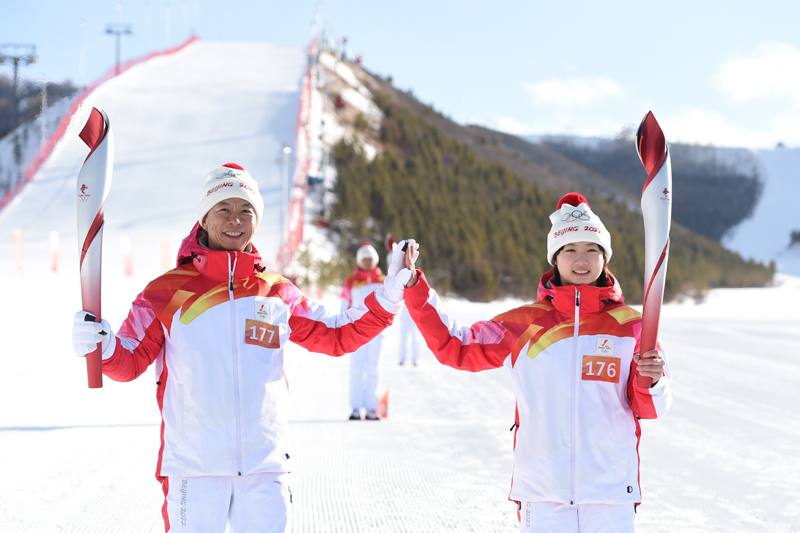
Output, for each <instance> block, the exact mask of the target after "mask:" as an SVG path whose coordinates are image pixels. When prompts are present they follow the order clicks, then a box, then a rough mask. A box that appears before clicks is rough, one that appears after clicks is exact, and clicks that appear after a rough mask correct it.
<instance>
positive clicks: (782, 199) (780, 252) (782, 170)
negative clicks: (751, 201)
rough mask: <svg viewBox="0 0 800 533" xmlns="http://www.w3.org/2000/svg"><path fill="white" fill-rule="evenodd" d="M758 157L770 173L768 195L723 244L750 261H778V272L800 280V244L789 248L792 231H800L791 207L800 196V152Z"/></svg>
mask: <svg viewBox="0 0 800 533" xmlns="http://www.w3.org/2000/svg"><path fill="white" fill-rule="evenodd" d="M757 154H758V157H759V159H760V160H761V163H762V164H763V165H764V168H765V169H766V183H765V184H764V192H763V194H762V196H761V199H760V200H759V202H758V204H757V205H756V208H755V212H754V213H753V216H752V217H751V218H749V219H747V220H745V221H743V222H742V223H741V224H739V225H738V226H737V227H735V228H734V229H733V230H732V231H731V234H730V235H729V236H727V238H726V239H725V240H724V241H723V244H724V245H725V246H726V247H728V248H730V249H731V250H735V251H736V252H739V253H740V254H741V255H742V256H743V257H746V258H753V259H757V260H758V261H764V262H769V261H775V263H776V265H777V267H778V272H783V273H785V274H791V275H793V276H800V244H796V245H795V246H793V247H792V248H789V242H790V241H789V238H790V235H791V233H792V231H800V221H798V220H797V219H796V218H795V217H794V216H793V214H792V207H791V202H792V201H793V200H794V198H797V197H798V196H800V149H798V148H794V149H790V148H776V149H774V150H759V151H758V152H757Z"/></svg>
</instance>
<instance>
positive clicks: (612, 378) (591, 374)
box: [581, 355, 620, 383]
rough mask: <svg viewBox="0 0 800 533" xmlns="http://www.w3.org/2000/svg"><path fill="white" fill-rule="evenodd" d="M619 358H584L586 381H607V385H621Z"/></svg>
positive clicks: (591, 356)
mask: <svg viewBox="0 0 800 533" xmlns="http://www.w3.org/2000/svg"><path fill="white" fill-rule="evenodd" d="M619 364H620V358H619V357H606V356H603V355H584V356H583V375H582V376H581V379H583V380H584V381H605V382H606V383H619Z"/></svg>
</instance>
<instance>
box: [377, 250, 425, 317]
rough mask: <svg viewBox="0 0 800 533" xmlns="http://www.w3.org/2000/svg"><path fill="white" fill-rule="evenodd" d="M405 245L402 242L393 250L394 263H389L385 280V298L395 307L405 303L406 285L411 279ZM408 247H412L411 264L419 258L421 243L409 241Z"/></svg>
mask: <svg viewBox="0 0 800 533" xmlns="http://www.w3.org/2000/svg"><path fill="white" fill-rule="evenodd" d="M404 244H406V241H400V242H399V243H397V245H396V246H395V247H394V249H393V250H392V261H391V263H389V270H388V272H386V279H384V280H383V296H384V297H385V298H386V299H387V300H389V302H391V303H393V304H395V305H399V304H400V302H402V301H403V296H404V294H405V290H406V285H407V284H408V280H410V279H411V270H409V269H408V268H406V266H405V255H406V253H405V252H404V251H403V245H404ZM408 246H410V247H411V262H412V263H414V262H416V261H417V258H418V257H419V243H417V242H416V241H415V240H414V239H408ZM377 296H378V295H376V297H377ZM387 310H388V309H387Z"/></svg>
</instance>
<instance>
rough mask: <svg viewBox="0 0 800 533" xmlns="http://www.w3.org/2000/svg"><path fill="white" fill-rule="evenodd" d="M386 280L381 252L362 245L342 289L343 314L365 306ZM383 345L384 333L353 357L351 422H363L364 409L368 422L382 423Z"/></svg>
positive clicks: (351, 370) (351, 359)
mask: <svg viewBox="0 0 800 533" xmlns="http://www.w3.org/2000/svg"><path fill="white" fill-rule="evenodd" d="M383 279H384V276H383V273H382V272H381V269H380V267H379V266H378V251H377V250H375V247H373V246H372V245H371V244H370V243H368V242H365V243H362V244H361V246H359V247H358V250H357V251H356V269H355V270H354V271H353V274H352V275H351V276H350V277H348V278H347V279H346V280H345V281H344V287H342V295H341V296H342V312H344V311H347V310H348V309H351V308H353V307H356V306H359V305H363V304H364V301H365V300H366V298H367V297H368V296H369V295H370V294H372V293H373V292H374V291H375V290H377V289H378V288H380V287H381V285H382V284H383ZM382 343H383V334H378V335H376V336H375V338H374V339H372V340H371V341H369V342H368V343H366V344H365V345H363V346H362V347H360V348H359V349H358V350H356V351H355V352H353V353H352V355H350V407H351V408H352V409H353V411H352V412H351V413H350V420H360V419H361V410H362V409H364V410H365V413H364V419H365V420H379V418H378V413H377V411H376V409H377V407H378V376H379V372H378V370H379V366H380V359H381V345H382Z"/></svg>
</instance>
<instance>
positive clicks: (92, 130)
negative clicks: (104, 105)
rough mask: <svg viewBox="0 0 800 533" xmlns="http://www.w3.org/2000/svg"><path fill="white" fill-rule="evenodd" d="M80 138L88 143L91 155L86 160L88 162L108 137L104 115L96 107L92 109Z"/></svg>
mask: <svg viewBox="0 0 800 533" xmlns="http://www.w3.org/2000/svg"><path fill="white" fill-rule="evenodd" d="M78 136H79V137H80V138H81V140H82V141H83V142H85V143H86V146H88V147H89V155H87V156H86V160H85V161H88V160H89V157H91V155H92V154H93V153H94V151H95V150H97V147H98V146H100V143H101V142H103V138H105V136H106V121H105V119H104V118H103V114H102V113H100V111H98V110H97V108H96V107H93V108H92V112H91V114H90V115H89V120H87V121H86V125H85V126H84V127H83V130H81V132H80V134H79V135H78ZM85 161H84V162H85Z"/></svg>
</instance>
